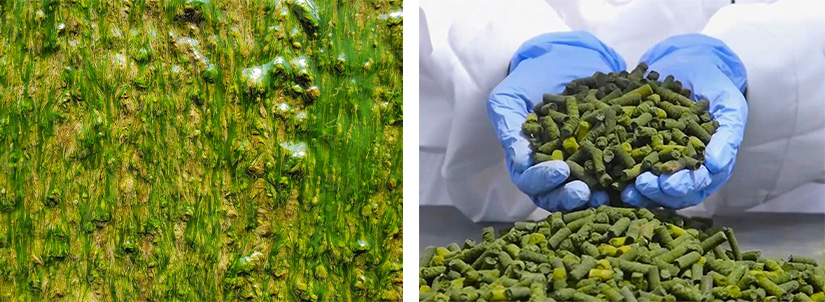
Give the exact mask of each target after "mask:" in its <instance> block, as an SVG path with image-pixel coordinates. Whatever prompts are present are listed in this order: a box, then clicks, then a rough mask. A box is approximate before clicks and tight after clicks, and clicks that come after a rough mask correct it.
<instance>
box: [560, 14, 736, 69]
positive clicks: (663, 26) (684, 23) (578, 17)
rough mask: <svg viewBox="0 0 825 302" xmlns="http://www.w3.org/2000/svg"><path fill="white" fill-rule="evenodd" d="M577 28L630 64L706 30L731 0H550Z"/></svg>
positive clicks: (565, 20) (630, 65) (631, 66)
mask: <svg viewBox="0 0 825 302" xmlns="http://www.w3.org/2000/svg"><path fill="white" fill-rule="evenodd" d="M547 3H548V4H550V6H552V7H553V8H554V9H555V10H556V11H557V12H558V13H559V15H560V16H561V18H562V19H563V20H564V22H565V24H567V26H570V28H572V29H573V30H586V31H589V32H591V33H593V35H595V36H596V37H598V38H599V39H600V40H602V41H603V42H604V43H605V44H607V45H609V46H610V47H611V48H613V49H615V50H616V52H618V53H619V54H621V55H622V57H623V58H624V60H625V62H627V66H628V68H631V69H632V68H633V67H635V66H636V64H637V63H638V62H639V58H641V56H642V54H644V52H645V51H647V50H648V49H650V48H651V47H653V45H655V44H656V43H659V42H661V41H662V40H664V39H667V38H668V37H671V36H674V35H680V34H686V33H695V32H699V31H701V30H702V28H703V27H704V26H705V24H706V23H707V21H708V19H710V17H711V16H713V14H714V13H715V12H716V11H717V10H719V9H720V8H722V7H724V6H726V5H730V3H731V0H691V1H661V0H622V1H616V0H587V1H570V0H547Z"/></svg>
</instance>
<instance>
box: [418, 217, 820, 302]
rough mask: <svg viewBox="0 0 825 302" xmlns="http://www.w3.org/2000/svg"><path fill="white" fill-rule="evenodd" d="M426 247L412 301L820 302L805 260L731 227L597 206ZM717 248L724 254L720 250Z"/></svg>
mask: <svg viewBox="0 0 825 302" xmlns="http://www.w3.org/2000/svg"><path fill="white" fill-rule="evenodd" d="M482 238H483V241H482V242H480V243H476V242H474V241H473V240H467V241H465V242H464V247H463V248H461V247H459V246H458V245H457V244H455V243H453V244H451V245H449V246H447V247H446V248H445V247H439V248H434V247H427V248H426V250H425V251H424V254H423V255H422V257H421V262H420V268H419V299H420V300H421V301H531V302H539V301H630V302H635V301H728V300H745V301H757V300H758V301H791V300H793V301H825V292H823V291H825V269H823V267H822V266H819V265H818V264H817V263H816V261H814V260H813V259H811V258H807V257H802V256H795V255H792V256H790V257H789V258H788V259H787V260H780V259H764V258H762V257H761V256H760V252H759V251H740V250H739V246H738V244H737V243H736V237H734V234H733V231H732V230H731V229H729V228H721V229H720V228H717V227H712V226H710V222H707V221H702V220H699V219H688V218H685V217H682V216H679V215H676V214H675V212H672V211H666V210H655V211H651V210H648V209H630V208H616V207H609V206H602V207H599V208H598V209H592V208H591V209H587V210H583V211H577V212H570V213H566V214H562V213H560V212H555V213H553V214H551V215H550V216H549V217H548V218H547V219H545V220H543V221H539V222H516V223H515V226H514V227H513V228H511V229H510V230H506V231H504V232H502V234H501V236H499V237H498V238H496V236H495V234H494V231H493V228H491V227H488V228H484V229H483V231H482ZM726 242H727V245H728V246H729V248H724V247H723V244H724V243H726Z"/></svg>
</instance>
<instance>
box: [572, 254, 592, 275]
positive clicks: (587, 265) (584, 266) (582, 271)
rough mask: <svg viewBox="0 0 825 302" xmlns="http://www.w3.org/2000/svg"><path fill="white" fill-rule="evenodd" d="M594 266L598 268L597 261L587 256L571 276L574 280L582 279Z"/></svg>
mask: <svg viewBox="0 0 825 302" xmlns="http://www.w3.org/2000/svg"><path fill="white" fill-rule="evenodd" d="M594 266H596V259H594V258H593V257H590V256H587V255H585V256H583V257H582V261H581V263H579V265H577V266H576V267H575V268H573V270H572V271H570V276H571V277H573V279H574V280H579V279H582V278H584V276H586V275H587V274H588V273H589V272H590V269H592V268H593V267H594Z"/></svg>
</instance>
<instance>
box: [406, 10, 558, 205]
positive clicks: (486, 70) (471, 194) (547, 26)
mask: <svg viewBox="0 0 825 302" xmlns="http://www.w3.org/2000/svg"><path fill="white" fill-rule="evenodd" d="M473 3H474V5H473V6H471V7H468V8H467V9H466V10H465V11H462V12H461V17H459V19H456V21H455V22H454V23H453V24H452V26H451V28H450V30H449V33H448V37H447V40H448V44H449V48H450V50H451V52H452V53H453V54H454V55H455V57H456V58H457V64H455V65H454V66H452V68H451V69H449V70H448V71H447V73H446V74H445V75H446V78H447V81H448V82H449V84H448V85H449V86H450V87H451V88H452V96H453V97H452V99H453V102H454V107H453V114H452V120H451V125H450V127H449V133H448V134H447V135H448V140H447V142H448V143H447V150H446V157H445V161H444V165H443V167H442V169H441V172H442V176H443V177H444V179H445V184H446V188H447V192H448V194H449V196H450V199H451V201H452V202H453V204H454V205H455V206H456V207H457V208H458V209H459V210H460V211H462V212H463V213H464V215H466V216H467V217H469V218H470V219H471V220H473V221H482V220H483V221H514V220H520V219H526V218H528V216H529V215H530V214H531V213H533V212H536V211H537V209H538V208H537V207H536V206H535V205H534V204H533V203H532V201H530V199H529V198H528V197H527V196H526V195H524V194H523V193H521V191H519V190H518V189H517V188H516V187H515V185H513V183H512V182H511V181H510V178H509V174H508V172H507V168H506V166H505V164H504V151H503V149H502V147H501V145H500V144H499V142H498V139H497V138H496V135H495V132H494V131H493V127H492V125H491V124H490V121H489V118H488V116H487V109H486V102H487V98H488V97H489V95H490V92H491V91H492V90H493V88H494V87H495V86H496V85H498V83H499V82H500V81H501V80H503V79H504V77H505V76H506V75H507V69H508V65H509V63H510V59H511V58H512V56H513V53H514V52H515V51H516V49H517V48H518V47H519V46H521V44H522V43H524V41H526V40H528V39H530V38H532V37H535V36H537V35H540V34H543V33H547V32H557V31H568V30H569V28H568V27H567V26H566V25H564V23H563V22H562V21H561V19H560V18H559V17H558V15H557V14H556V12H555V11H553V9H552V8H550V6H549V5H547V4H546V3H545V2H544V1H542V0H525V1H503V0H499V1H475V2H473ZM427 114H428V113H425V112H422V113H421V116H422V118H423V117H425V116H426V115H427ZM422 122H423V121H422Z"/></svg>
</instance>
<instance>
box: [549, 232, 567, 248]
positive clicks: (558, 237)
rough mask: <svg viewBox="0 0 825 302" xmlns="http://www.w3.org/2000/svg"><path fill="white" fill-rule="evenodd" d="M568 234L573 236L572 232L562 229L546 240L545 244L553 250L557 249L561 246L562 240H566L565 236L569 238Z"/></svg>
mask: <svg viewBox="0 0 825 302" xmlns="http://www.w3.org/2000/svg"><path fill="white" fill-rule="evenodd" d="M570 234H573V232H572V231H570V229H568V228H566V227H564V228H562V229H560V230H559V231H558V232H556V233H555V234H553V236H552V237H550V239H548V240H547V244H549V245H550V246H552V247H553V248H557V247H558V246H559V245H560V244H561V242H562V240H564V239H567V236H570Z"/></svg>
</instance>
